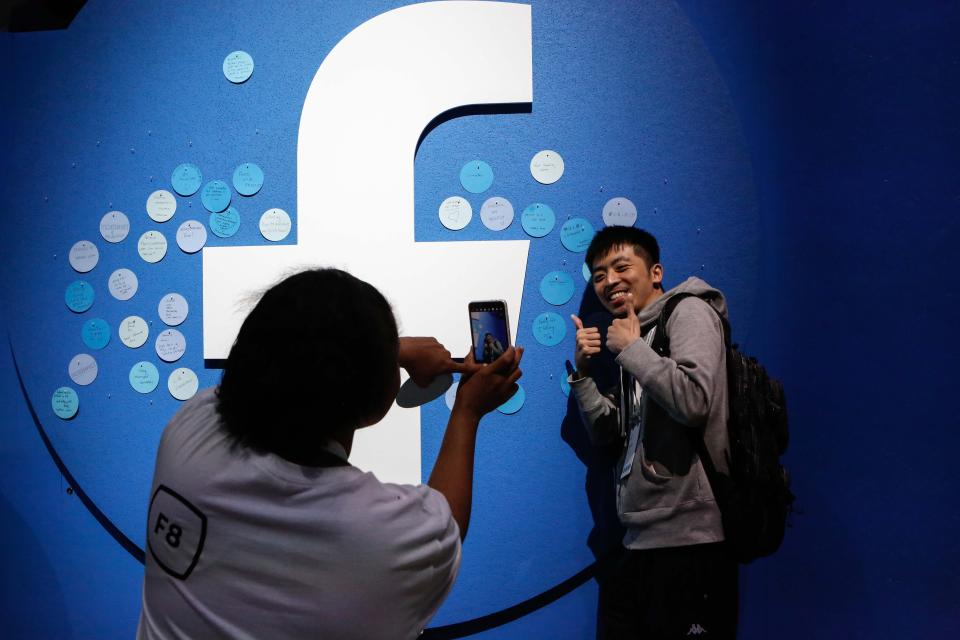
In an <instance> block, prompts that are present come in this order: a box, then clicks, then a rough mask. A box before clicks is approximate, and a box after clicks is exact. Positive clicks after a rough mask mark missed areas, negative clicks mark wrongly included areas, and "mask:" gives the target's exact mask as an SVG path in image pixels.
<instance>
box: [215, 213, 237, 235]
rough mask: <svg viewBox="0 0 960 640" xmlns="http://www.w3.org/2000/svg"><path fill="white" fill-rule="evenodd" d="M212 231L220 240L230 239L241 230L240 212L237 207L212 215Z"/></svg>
mask: <svg viewBox="0 0 960 640" xmlns="http://www.w3.org/2000/svg"><path fill="white" fill-rule="evenodd" d="M210 230H211V231H213V235H215V236H217V237H218V238H230V237H232V236H234V235H236V233H237V231H239V230H240V212H239V211H237V209H236V207H228V208H227V210H226V211H221V212H220V213H211V214H210Z"/></svg>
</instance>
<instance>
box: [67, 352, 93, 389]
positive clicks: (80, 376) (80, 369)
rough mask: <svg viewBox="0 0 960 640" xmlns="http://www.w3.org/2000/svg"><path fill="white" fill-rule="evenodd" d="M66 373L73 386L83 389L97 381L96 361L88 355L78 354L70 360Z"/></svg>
mask: <svg viewBox="0 0 960 640" xmlns="http://www.w3.org/2000/svg"><path fill="white" fill-rule="evenodd" d="M67 373H68V374H69V375H70V379H71V380H73V382H74V383H75V384H78V385H80V386H81V387H85V386H87V385H88V384H90V383H91V382H93V381H94V380H96V379H97V361H96V360H94V359H93V356H91V355H90V354H88V353H78V354H77V355H75V356H73V358H72V359H71V360H70V364H69V365H68V366H67Z"/></svg>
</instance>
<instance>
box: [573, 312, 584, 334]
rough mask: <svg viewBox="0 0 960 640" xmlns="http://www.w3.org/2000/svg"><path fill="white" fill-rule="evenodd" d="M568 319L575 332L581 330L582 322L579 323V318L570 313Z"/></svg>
mask: <svg viewBox="0 0 960 640" xmlns="http://www.w3.org/2000/svg"><path fill="white" fill-rule="evenodd" d="M570 319H571V320H573V326H575V327H576V328H577V330H580V329H583V322H581V320H580V318H578V317H577V316H576V315H574V314H572V313H571V314H570Z"/></svg>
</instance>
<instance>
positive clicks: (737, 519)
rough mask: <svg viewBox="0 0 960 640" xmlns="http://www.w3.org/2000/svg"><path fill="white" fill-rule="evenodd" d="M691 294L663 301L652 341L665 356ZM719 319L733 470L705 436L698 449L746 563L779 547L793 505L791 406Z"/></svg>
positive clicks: (728, 533)
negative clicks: (720, 466)
mask: <svg viewBox="0 0 960 640" xmlns="http://www.w3.org/2000/svg"><path fill="white" fill-rule="evenodd" d="M692 295H694V294H692V293H681V294H677V295H675V296H673V297H672V298H670V300H668V301H667V303H666V304H665V305H664V308H663V311H662V312H661V313H660V317H659V319H658V320H657V333H656V335H654V338H653V345H652V346H653V349H654V350H655V351H656V352H657V353H658V354H660V355H661V356H669V355H670V338H669V336H668V335H667V320H668V319H669V318H670V314H671V313H673V310H674V308H676V306H677V304H678V303H679V302H680V301H681V300H683V299H684V298H687V297H690V296H692ZM712 308H713V307H712V306H711V309H712ZM718 315H719V314H718ZM720 321H721V322H722V323H723V337H724V345H725V347H726V351H727V378H728V386H729V406H730V414H729V417H728V420H727V430H728V433H729V438H730V449H729V453H728V458H727V467H728V468H729V470H730V474H729V475H726V474H722V473H719V472H717V470H716V467H715V466H714V464H713V461H712V459H711V458H710V455H709V453H708V452H707V450H706V445H705V443H704V441H703V439H702V438H701V439H699V441H698V442H697V445H698V446H697V450H698V452H699V453H700V459H701V460H702V461H703V466H704V469H705V470H706V472H707V477H708V478H709V479H710V486H711V488H712V489H713V493H714V496H715V497H716V499H717V504H718V506H719V507H720V513H721V515H722V517H723V533H724V537H725V538H726V541H727V545H728V546H729V548H730V549H731V551H732V553H733V555H734V556H735V557H736V559H737V560H738V561H739V562H742V563H747V562H751V561H752V560H754V559H756V558H761V557H763V556H768V555H770V554H772V553H773V552H774V551H776V550H777V549H778V548H780V543H781V542H783V535H784V530H785V528H786V526H787V517H788V515H789V514H790V513H791V512H792V510H793V501H794V495H793V493H792V492H791V491H790V476H789V474H788V473H787V470H786V469H784V467H783V465H782V464H780V456H781V455H783V453H784V452H785V451H786V450H787V442H788V440H789V433H788V430H787V405H786V398H785V397H784V393H783V385H782V384H781V383H780V381H779V380H775V379H774V378H771V377H770V376H769V375H767V371H766V369H764V368H763V365H762V364H760V363H759V362H757V359H756V358H751V357H749V356H745V355H744V354H742V353H740V351H739V350H738V349H737V345H736V344H732V343H731V341H730V323H729V322H727V319H726V318H724V317H723V316H720Z"/></svg>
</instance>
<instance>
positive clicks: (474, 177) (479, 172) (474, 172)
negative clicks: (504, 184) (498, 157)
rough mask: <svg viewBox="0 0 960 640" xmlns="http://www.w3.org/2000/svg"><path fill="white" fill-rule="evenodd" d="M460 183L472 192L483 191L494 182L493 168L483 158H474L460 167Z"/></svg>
mask: <svg viewBox="0 0 960 640" xmlns="http://www.w3.org/2000/svg"><path fill="white" fill-rule="evenodd" d="M460 184H462V185H463V188H464V189H466V190H467V191H469V192H470V193H483V192H484V191H486V190H487V189H489V188H490V185H491V184H493V169H491V168H490V165H488V164H487V163H486V162H484V161H483V160H473V161H472V162H468V163H467V164H465V165H463V168H462V169H460Z"/></svg>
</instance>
